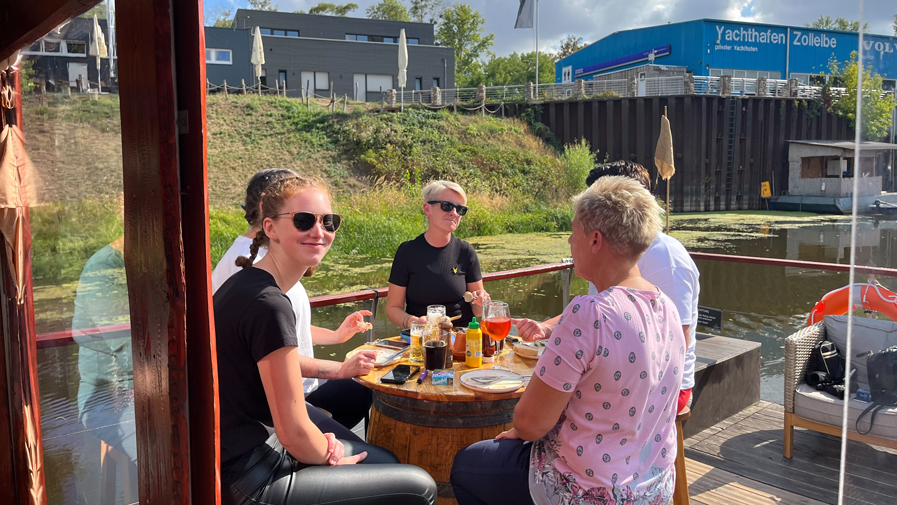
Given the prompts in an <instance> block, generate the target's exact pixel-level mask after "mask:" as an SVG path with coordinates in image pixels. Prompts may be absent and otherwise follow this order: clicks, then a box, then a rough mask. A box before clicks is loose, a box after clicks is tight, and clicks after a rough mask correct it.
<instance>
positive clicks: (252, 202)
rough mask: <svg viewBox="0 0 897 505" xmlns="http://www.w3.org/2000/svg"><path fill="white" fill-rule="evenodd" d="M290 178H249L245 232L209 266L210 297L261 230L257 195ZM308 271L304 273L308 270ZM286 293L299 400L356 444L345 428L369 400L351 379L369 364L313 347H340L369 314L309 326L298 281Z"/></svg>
mask: <svg viewBox="0 0 897 505" xmlns="http://www.w3.org/2000/svg"><path fill="white" fill-rule="evenodd" d="M290 177H297V175H296V173H295V172H293V171H292V170H289V169H286V168H269V169H265V170H261V171H259V172H258V173H256V174H255V175H254V176H252V179H250V180H249V184H248V186H247V188H246V202H245V204H244V205H243V210H244V211H245V218H246V221H247V223H249V231H247V232H246V234H245V235H241V236H239V237H237V239H236V240H234V243H233V245H232V246H231V247H230V249H228V250H227V252H226V253H225V254H224V256H223V257H222V258H221V261H219V262H218V265H217V266H216V267H215V271H214V272H213V273H212V292H213V293H215V292H217V291H218V288H220V287H221V285H222V284H224V282H225V281H226V280H227V279H229V278H230V277H231V276H233V275H234V274H236V273H237V272H239V271H240V270H242V268H240V267H239V266H237V265H238V263H239V264H243V263H244V262H245V261H246V258H245V257H246V256H250V254H251V246H252V243H253V239H255V238H256V236H257V235H258V233H259V231H260V230H261V229H262V216H261V214H260V213H261V209H260V204H261V200H262V194H263V193H264V192H265V191H267V189H268V187H269V186H270V185H271V184H274V183H277V182H279V181H282V180H284V179H287V178H290ZM334 216H335V217H328V218H326V221H325V222H324V223H322V225H323V226H324V228H325V230H327V229H328V228H329V229H332V230H333V231H334V232H335V231H336V229H338V228H339V225H340V220H341V219H340V217H339V216H336V215H334ZM284 217H286V216H284ZM291 219H293V222H294V224H295V225H296V228H298V229H299V230H300V231H308V230H310V229H311V228H312V227H313V226H314V225H315V223H316V220H319V219H318V218H316V217H315V216H313V215H312V214H311V213H298V214H295V215H294V216H292V218H291ZM267 251H268V249H267V248H266V247H264V246H263V247H259V248H257V249H256V252H255V256H254V258H255V261H261V259H262V258H264V256H265V253H267ZM312 270H313V269H309V272H311V271H312ZM309 275H310V273H309ZM286 295H287V297H288V298H289V299H290V303H291V304H292V306H293V311H294V312H295V313H296V338H297V340H298V350H299V355H300V360H301V363H302V375H303V380H302V383H303V389H304V391H305V395H306V397H305V401H306V402H307V403H309V404H311V406H310V407H309V408H308V415H309V417H310V418H311V420H312V422H313V423H315V425H316V426H317V427H318V428H320V429H321V430H322V431H327V432H333V433H335V434H336V435H337V436H338V437H339V438H342V439H347V440H355V441H358V442H360V441H361V439H360V438H358V437H357V436H356V435H355V434H354V433H352V431H351V430H352V428H353V427H355V426H356V425H358V423H359V422H360V421H361V420H362V419H367V416H368V412H369V411H370V408H371V403H372V401H373V396H372V394H371V390H370V389H368V388H366V387H364V386H362V385H361V384H358V383H357V382H355V381H354V380H352V377H354V376H356V375H364V374H366V373H368V371H370V369H371V366H372V365H371V364H370V363H368V362H367V361H366V360H364V356H357V357H353V358H352V359H349V360H346V361H345V362H343V363H339V362H336V361H330V360H322V359H316V358H315V356H314V349H313V345H329V344H341V343H343V342H345V341H347V340H349V339H350V338H351V337H352V336H353V335H355V333H357V332H358V331H359V329H360V327H359V323H363V322H364V316H369V315H371V313H370V312H368V311H366V310H361V311H358V312H353V313H351V314H349V315H348V316H347V317H346V319H345V320H344V321H343V323H342V324H341V325H340V327H339V328H338V329H337V330H336V331H333V330H329V329H327V328H320V327H317V326H312V325H311V324H310V319H311V306H310V305H309V300H308V294H307V293H306V291H305V287H304V286H302V283H301V282H296V284H295V285H294V286H293V287H292V288H291V289H289V290H287V291H286ZM322 409H323V410H322ZM324 411H326V413H325V412H324ZM328 414H329V415H328Z"/></svg>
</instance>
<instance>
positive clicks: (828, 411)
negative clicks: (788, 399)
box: [794, 372, 897, 440]
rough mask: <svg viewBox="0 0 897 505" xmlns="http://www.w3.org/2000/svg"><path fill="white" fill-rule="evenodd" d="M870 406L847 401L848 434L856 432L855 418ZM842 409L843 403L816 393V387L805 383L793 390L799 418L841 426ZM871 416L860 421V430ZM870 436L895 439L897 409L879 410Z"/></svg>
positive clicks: (795, 408)
mask: <svg viewBox="0 0 897 505" xmlns="http://www.w3.org/2000/svg"><path fill="white" fill-rule="evenodd" d="M857 373H859V372H857ZM869 405H871V404H870V403H866V402H861V401H859V400H855V399H851V400H850V410H849V411H848V419H849V420H850V421H849V424H848V425H847V427H848V428H849V429H850V430H851V431H856V422H857V417H859V416H860V414H862V413H863V411H864V410H866V407H868V406H869ZM843 408H844V402H843V401H842V400H839V399H837V398H835V397H834V396H832V395H830V394H828V393H825V392H822V391H817V390H816V388H814V387H812V386H810V385H808V384H801V385H800V386H798V387H797V389H796V390H795V391H794V413H795V415H797V416H798V417H802V418H804V419H808V420H810V421H816V422H817V423H822V424H827V425H829V426H841V409H843ZM871 417H872V414H867V415H866V417H864V418H863V421H862V422H861V424H860V428H862V429H863V431H866V430H867V429H868V428H869V419H870V418H871ZM869 435H872V436H876V437H882V438H888V439H891V440H897V407H892V408H889V409H886V408H882V409H881V410H879V411H878V414H876V415H875V425H874V426H873V427H872V431H871V432H870V433H869Z"/></svg>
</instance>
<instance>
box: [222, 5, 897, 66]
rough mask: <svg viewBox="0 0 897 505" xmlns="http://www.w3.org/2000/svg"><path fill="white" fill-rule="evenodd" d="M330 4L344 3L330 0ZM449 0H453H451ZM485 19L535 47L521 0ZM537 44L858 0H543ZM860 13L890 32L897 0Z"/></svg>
mask: <svg viewBox="0 0 897 505" xmlns="http://www.w3.org/2000/svg"><path fill="white" fill-rule="evenodd" d="M330 2H331V3H337V4H340V3H347V1H344V0H335V1H334V0H330ZM354 2H355V3H356V4H358V5H359V8H358V10H356V11H354V12H352V13H350V14H349V15H350V16H352V17H365V14H364V10H365V8H366V7H368V6H370V5H373V4H375V3H378V0H354ZM205 3H206V5H207V6H211V7H214V6H223V7H228V8H233V7H236V8H246V7H247V6H248V3H247V2H245V0H206V1H205ZM274 3H275V4H276V5H277V6H278V10H281V11H286V12H292V11H295V10H308V8H309V7H311V6H314V5H317V4H318V0H274ZM449 3H451V0H449ZM467 3H468V4H469V5H470V6H471V7H473V8H474V9H476V10H478V11H480V13H481V14H483V16H484V17H485V18H486V25H485V31H486V33H494V34H495V45H494V46H493V48H492V52H494V53H495V54H497V55H499V56H505V55H508V54H510V53H512V52H515V51H516V52H529V51H532V50H533V47H534V46H535V44H534V42H535V41H534V37H533V30H532V29H520V30H515V29H514V20H515V18H516V15H517V8H518V6H519V5H520V2H519V0H467ZM539 10H540V18H539V24H540V28H539V47H540V49H542V51H546V52H554V51H556V50H557V48H558V43H559V42H560V40H561V39H562V38H564V37H565V36H566V35H567V34H574V35H576V36H578V37H582V38H583V39H584V40H585V41H587V42H594V41H596V40H599V39H601V38H603V37H605V36H607V35H610V34H611V33H613V32H615V31H619V30H628V29H632V28H641V27H645V26H654V25H659V24H664V23H669V22H672V23H675V22H680V21H689V20H692V19H700V18H713V19H725V20H732V21H748V22H757V23H773V24H781V25H791V26H803V24H804V23H810V22H813V21H814V20H816V19H818V18H819V16H820V15H826V16H830V17H831V18H832V19H834V18H836V17H839V16H840V17H844V18H847V19H851V20H853V19H859V18H860V12H859V2H858V1H856V0H854V1H851V0H846V1H845V0H632V1H626V0H609V1H608V0H604V1H602V0H541V1H540V9H539ZM864 10H865V15H864V16H863V18H864V19H865V21H866V22H868V23H869V32H871V33H876V34H884V35H891V34H893V29H892V28H891V24H892V23H893V16H894V14H895V13H897V1H895V0H866V1H865V7H864Z"/></svg>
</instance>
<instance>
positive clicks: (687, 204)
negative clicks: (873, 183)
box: [515, 95, 890, 212]
mask: <svg viewBox="0 0 897 505" xmlns="http://www.w3.org/2000/svg"><path fill="white" fill-rule="evenodd" d="M539 106H540V107H541V108H542V115H541V118H542V119H541V121H542V122H543V123H544V124H546V125H547V126H548V127H549V128H550V129H551V131H552V132H553V133H554V135H555V136H556V137H557V139H558V140H559V141H560V142H562V143H564V144H567V143H572V142H577V141H579V140H580V139H586V140H587V141H588V142H589V144H590V145H591V146H592V149H593V150H595V151H597V152H598V159H599V160H603V159H604V158H605V156H607V158H608V159H609V160H610V161H614V160H619V159H628V160H630V161H634V162H637V163H641V164H642V165H644V166H645V167H646V168H647V169H648V170H649V171H650V173H651V175H652V178H654V177H655V176H656V174H657V169H656V167H655V166H654V148H655V144H656V142H657V135H658V133H659V132H660V117H661V116H662V115H663V110H664V107H667V110H668V114H669V119H670V123H671V126H672V131H673V147H674V152H675V156H676V175H675V176H674V177H673V178H672V180H671V182H672V186H670V199H671V205H672V210H673V211H675V212H697V211H711V210H757V209H761V208H766V207H765V204H764V203H763V201H762V200H761V198H760V183H761V182H763V181H769V182H770V183H771V185H772V190H773V194H774V195H781V194H782V192H783V191H787V190H788V141H789V140H853V138H854V132H853V130H852V129H851V128H850V126H849V124H848V122H847V120H846V119H845V118H842V117H838V116H835V115H833V114H831V113H828V112H827V111H825V108H824V107H822V104H821V102H819V101H813V100H802V99H794V98H765V97H763V98H761V97H749V98H740V97H720V96H700V95H694V96H670V97H644V98H616V99H607V100H582V101H563V102H544V103H542V104H541V105H539ZM515 112H516V111H515ZM885 177H886V178H887V174H885ZM883 183H884V184H885V185H884V187H890V186H889V183H890V181H889V180H887V181H883ZM654 192H655V193H656V194H659V195H664V194H665V193H666V186H665V182H664V181H662V180H661V181H659V182H658V184H657V187H656V188H655V189H654Z"/></svg>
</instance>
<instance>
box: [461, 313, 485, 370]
mask: <svg viewBox="0 0 897 505" xmlns="http://www.w3.org/2000/svg"><path fill="white" fill-rule="evenodd" d="M464 364H465V365H467V366H469V367H471V368H476V367H481V366H483V332H482V331H480V323H478V322H477V318H473V319H472V320H471V321H470V324H469V325H468V326H467V357H466V358H465V359H464Z"/></svg>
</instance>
